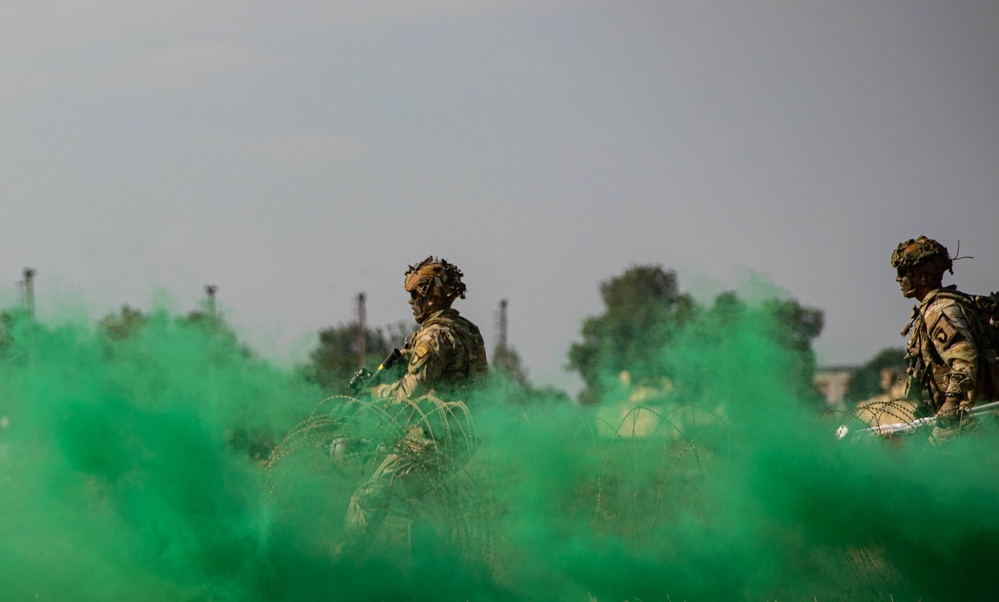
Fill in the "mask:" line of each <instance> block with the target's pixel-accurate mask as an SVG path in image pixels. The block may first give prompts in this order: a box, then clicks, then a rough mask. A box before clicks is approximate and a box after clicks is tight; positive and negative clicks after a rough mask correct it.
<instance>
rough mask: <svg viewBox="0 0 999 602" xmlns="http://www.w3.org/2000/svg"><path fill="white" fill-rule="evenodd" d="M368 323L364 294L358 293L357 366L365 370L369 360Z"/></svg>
mask: <svg viewBox="0 0 999 602" xmlns="http://www.w3.org/2000/svg"><path fill="white" fill-rule="evenodd" d="M367 321H368V316H367V310H366V308H365V307H364V293H357V366H358V367H359V368H363V367H364V363H365V361H366V360H367V348H366V344H367V328H368V327H367Z"/></svg>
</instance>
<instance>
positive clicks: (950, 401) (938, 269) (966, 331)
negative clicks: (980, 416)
mask: <svg viewBox="0 0 999 602" xmlns="http://www.w3.org/2000/svg"><path fill="white" fill-rule="evenodd" d="M891 265H892V267H894V268H895V269H896V277H895V281H896V282H898V283H899V286H900V287H901V289H902V295H903V296H905V297H906V298H909V299H915V300H916V301H919V305H918V306H917V307H914V308H913V309H912V319H911V321H910V322H909V325H908V326H906V327H905V329H904V330H903V331H902V336H906V335H908V337H909V339H908V343H907V345H906V364H907V366H908V367H907V369H906V373H907V374H908V386H907V388H906V389H907V390H906V393H907V397H908V398H909V399H911V400H914V401H917V402H919V403H920V404H921V405H922V413H923V414H924V415H933V416H935V417H936V420H935V421H934V428H933V432H932V434H931V435H930V442H931V443H933V444H935V445H938V444H940V443H943V442H945V441H948V440H950V439H953V438H955V437H957V436H958V435H959V434H960V432H961V430H962V429H963V428H967V426H968V425H969V424H970V415H968V414H967V412H968V410H970V409H971V408H972V407H974V406H975V404H976V403H979V402H982V401H984V400H993V399H996V397H997V395H996V394H997V392H999V391H997V386H999V361H997V358H996V350H995V348H994V345H993V343H992V339H991V337H990V336H989V331H988V328H989V326H988V324H987V322H985V320H983V317H982V315H981V312H980V311H979V310H978V307H977V305H976V303H975V300H974V298H973V297H971V296H969V295H966V294H964V293H962V292H960V291H958V290H957V288H956V287H955V286H954V285H950V286H946V287H945V286H943V273H944V272H945V271H949V272H951V273H952V274H953V273H954V269H953V260H952V259H951V257H950V255H948V253H947V249H946V248H945V247H944V246H943V245H941V244H940V243H938V242H937V241H935V240H933V239H931V238H926V237H925V236H920V237H919V238H917V239H910V240H907V241H905V242H903V243H899V245H898V247H897V248H896V249H895V252H894V253H892V257H891ZM924 392H925V393H926V398H923V397H922V393H924Z"/></svg>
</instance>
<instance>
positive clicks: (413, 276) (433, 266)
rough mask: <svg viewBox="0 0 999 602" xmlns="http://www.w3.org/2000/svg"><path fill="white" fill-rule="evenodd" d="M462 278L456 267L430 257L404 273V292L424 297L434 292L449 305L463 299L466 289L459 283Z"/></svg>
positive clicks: (445, 261) (462, 283) (443, 260)
mask: <svg viewBox="0 0 999 602" xmlns="http://www.w3.org/2000/svg"><path fill="white" fill-rule="evenodd" d="M462 276H464V274H462V273H461V270H459V269H458V266H456V265H454V264H453V263H448V262H447V260H445V259H436V258H434V256H433V255H431V256H430V257H427V258H426V259H424V260H423V261H421V262H420V263H418V264H416V265H411V266H409V270H408V271H407V272H406V292H409V293H412V292H415V293H416V294H417V295H419V296H420V297H426V296H427V295H430V294H432V293H434V292H435V291H436V292H438V293H439V294H440V296H441V297H443V298H445V299H446V300H447V301H448V302H449V303H450V302H451V301H454V300H455V299H458V298H461V299H464V298H465V290H466V288H465V283H464V282H462V281H461V277H462Z"/></svg>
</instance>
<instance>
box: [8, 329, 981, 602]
mask: <svg viewBox="0 0 999 602" xmlns="http://www.w3.org/2000/svg"><path fill="white" fill-rule="evenodd" d="M7 326H8V328H7V331H6V336H5V338H4V339H3V341H2V354H3V355H2V364H0V414H3V415H6V416H8V417H9V426H8V427H7V428H5V429H4V430H3V431H0V486H2V487H0V501H2V504H3V506H2V507H3V508H4V515H5V516H4V520H3V521H0V538H2V542H3V543H2V544H0V584H2V585H3V599H10V600H36V599H39V600H66V599H71V600H134V599H150V600H354V599H386V600H388V599H411V600H423V599H426V600H451V599H454V600H465V599H469V600H524V599H550V600H580V601H584V602H585V601H588V600H591V599H595V600H600V601H604V600H625V599H628V600H634V599H641V600H645V601H649V600H684V599H686V600H705V599H707V600H717V599H736V600H739V599H746V600H768V599H770V600H773V599H805V600H811V599H817V600H829V599H872V600H890V599H895V600H916V599H923V600H933V599H957V598H960V599H975V598H985V597H986V596H988V595H989V594H990V593H991V592H993V591H995V588H996V586H997V585H999V583H997V581H999V579H997V578H996V577H995V576H993V575H994V571H991V570H990V564H991V562H992V559H993V558H995V557H996V552H999V550H997V548H999V533H997V530H999V528H997V527H996V526H995V521H994V520H992V518H991V511H992V509H993V508H995V507H996V504H997V502H999V479H997V478H996V476H995V475H996V474H999V473H997V468H999V466H997V465H996V464H997V463H999V460H997V454H995V452H994V446H995V444H996V438H995V436H994V435H993V434H992V433H991V432H986V431H987V427H988V425H983V426H982V428H980V429H979V430H978V431H977V433H976V436H974V437H967V438H963V439H962V440H961V441H959V442H957V444H955V445H952V446H951V447H949V448H945V449H943V450H939V449H934V448H930V447H928V446H927V445H925V443H924V440H925V435H926V434H925V433H922V434H919V433H917V434H916V435H914V436H912V437H909V438H906V439H899V440H897V441H896V442H894V443H885V442H883V441H880V440H870V439H862V438H858V439H856V440H843V441H838V440H836V439H835V438H834V437H833V435H832V433H833V430H834V429H835V427H836V426H838V424H839V423H840V422H841V421H842V417H823V416H822V415H820V414H819V413H818V412H816V410H815V408H814V406H812V405H810V404H809V403H807V402H806V401H805V400H802V399H801V398H800V397H801V396H800V387H799V384H800V383H797V382H796V380H795V378H794V376H793V375H794V374H795V373H796V364H795V362H796V361H798V360H797V359H796V356H795V354H794V353H793V352H792V350H790V349H789V347H788V345H787V344H786V341H781V340H780V337H779V336H778V335H777V334H775V333H778V332H779V329H778V328H776V327H775V323H774V315H773V314H772V313H768V312H766V311H745V312H742V313H736V314H733V315H727V316H725V318H724V319H721V318H719V317H718V316H714V317H712V316H704V317H702V318H700V319H698V320H695V321H694V322H693V323H692V324H690V325H688V326H686V327H685V328H684V329H683V330H682V331H681V332H678V333H675V335H674V336H672V338H671V340H670V345H669V346H668V347H667V348H663V349H661V350H657V351H656V357H655V358H654V359H655V361H654V362H652V364H651V365H655V366H660V367H662V368H663V370H664V371H666V373H668V374H670V375H671V376H670V379H669V380H668V381H666V380H662V381H660V382H658V383H652V384H649V383H644V384H642V385H638V384H636V383H626V382H624V381H622V380H621V379H620V378H619V377H618V375H617V374H616V373H614V374H607V375H605V377H604V379H603V382H604V383H606V385H607V386H605V387H604V388H603V390H604V391H605V399H603V400H602V401H601V403H599V404H597V405H594V406H588V407H582V408H581V407H578V406H575V405H573V404H566V403H546V402H544V401H543V400H542V401H538V399H537V398H538V396H537V395H529V394H528V392H527V391H526V390H525V389H524V388H523V387H521V386H518V385H514V384H511V383H507V382H496V383H494V384H493V385H492V386H490V387H488V388H486V389H485V390H483V391H481V392H479V393H478V394H476V395H475V396H473V397H471V398H470V399H467V400H464V401H466V405H467V407H468V408H469V412H470V417H471V418H470V419H468V418H467V417H465V416H464V415H463V414H461V413H460V412H455V411H451V413H450V414H447V413H445V412H442V411H440V408H441V407H443V406H441V405H435V402H434V400H425V401H424V402H423V405H418V406H414V408H415V409H414V410H413V411H412V412H402V413H400V412H398V411H395V410H393V411H390V412H387V413H386V412H385V411H384V409H383V408H381V407H380V406H377V405H374V404H368V403H365V402H354V401H350V400H347V399H344V398H332V399H328V400H326V401H323V400H324V398H325V394H324V392H323V391H322V390H320V389H319V388H317V387H315V386H313V385H309V384H307V383H305V382H304V381H303V380H302V379H301V378H299V376H298V375H297V374H295V373H294V372H293V371H289V370H284V369H280V368H277V367H275V366H273V365H270V364H268V363H267V362H265V361H262V360H260V359H259V358H256V357H255V356H254V355H253V354H252V353H251V352H249V351H248V350H246V349H245V348H243V347H242V346H240V345H239V344H238V342H236V341H235V340H234V339H233V338H232V337H231V336H228V335H227V334H226V333H225V332H224V331H223V330H221V329H219V328H216V327H215V326H213V323H212V322H211V321H210V320H208V321H200V322H198V321H190V320H187V321H185V320H181V319H178V318H176V317H174V316H171V315H169V314H168V313H167V312H157V313H154V314H152V315H151V316H149V317H148V318H147V319H145V320H142V321H140V322H139V323H137V324H133V325H131V326H130V327H129V328H128V329H126V332H124V333H121V332H117V331H115V330H114V329H108V328H106V327H104V328H94V327H91V326H89V325H85V324H77V323H66V324H55V325H50V324H32V323H31V322H30V321H29V320H27V319H24V318H23V317H22V318H20V319H11V320H8V324H7ZM452 410H453V408H452ZM414 412H415V414H414ZM413 421H416V422H418V423H421V424H426V425H427V428H428V429H430V430H432V432H434V433H435V434H438V433H439V434H441V435H440V436H441V437H442V438H447V439H449V440H450V441H451V442H452V443H454V444H455V445H457V446H458V447H459V448H460V449H463V450H465V452H467V453H458V454H456V455H457V456H461V459H460V461H459V460H452V465H450V466H449V467H448V468H447V469H446V470H441V471H440V473H439V474H437V475H435V477H434V478H433V479H431V480H430V481H428V482H429V485H427V486H425V487H424V488H423V490H422V491H421V492H420V495H418V496H414V497H413V498H412V499H406V500H403V499H401V498H402V496H401V495H400V496H399V498H400V499H397V500H396V504H395V505H396V506H398V507H400V511H399V513H398V515H393V516H390V518H389V519H387V520H386V524H385V525H383V527H382V529H381V530H380V535H379V538H378V540H377V541H376V542H375V543H374V544H373V546H372V548H371V550H370V553H369V554H368V556H367V558H366V560H365V562H363V563H362V564H360V565H358V564H357V563H355V562H354V560H352V559H335V558H334V556H333V555H332V554H331V546H332V545H333V544H334V543H335V542H336V541H337V540H338V538H339V537H341V535H342V529H343V518H344V513H345V511H346V508H347V505H348V503H349V499H350V496H351V494H352V493H353V491H354V489H355V488H356V487H357V486H358V484H359V483H360V482H361V481H362V480H363V479H364V478H365V477H366V475H367V474H369V473H370V471H371V470H372V469H373V467H374V463H375V462H376V461H377V460H376V458H378V457H379V455H380V454H383V453H384V450H385V449H386V447H385V446H386V445H391V444H392V443H394V442H395V441H397V440H398V439H399V438H400V437H401V435H402V434H403V433H404V430H405V428H406V426H407V425H409V424H411V423H412V422H413ZM472 425H474V429H473V426H472ZM338 444H339V446H338ZM400 525H402V527H400Z"/></svg>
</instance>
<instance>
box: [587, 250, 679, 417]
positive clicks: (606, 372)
mask: <svg viewBox="0 0 999 602" xmlns="http://www.w3.org/2000/svg"><path fill="white" fill-rule="evenodd" d="M600 296H601V297H602V299H603V302H604V308H605V309H604V313H603V314H601V315H600V316H596V317H589V318H587V319H586V320H585V321H584V322H583V327H582V331H581V333H582V337H583V340H582V342H580V343H573V344H572V346H571V347H570V348H569V365H568V367H569V369H570V370H574V371H576V372H578V373H579V375H580V376H581V377H582V379H583V382H584V383H585V384H586V389H585V390H584V391H583V393H582V394H581V396H580V400H581V401H583V402H584V403H588V402H594V401H596V400H597V399H599V398H600V396H601V394H602V392H603V391H604V389H605V388H606V384H605V383H604V382H602V380H603V379H605V378H606V377H608V376H610V377H611V378H613V377H614V376H615V375H617V374H618V373H619V372H621V371H624V370H627V371H628V372H629V373H630V374H631V377H632V379H633V382H641V381H643V380H646V379H650V378H654V377H656V376H658V375H661V374H662V367H661V364H660V362H659V358H658V357H657V356H658V351H659V350H661V349H663V348H664V347H666V346H667V345H669V343H670V342H671V341H672V340H673V338H674V337H675V336H676V334H677V332H678V331H679V330H680V329H681V328H682V327H683V326H684V325H686V324H687V323H688V322H689V321H690V319H691V318H692V317H693V315H694V314H695V312H696V311H697V306H696V303H695V302H694V300H693V299H692V298H691V297H690V296H689V295H686V294H681V293H679V292H678V289H677V280H676V274H675V273H674V272H673V271H668V272H667V271H664V270H663V268H662V267H661V266H640V265H637V266H632V267H631V268H629V269H628V270H626V271H625V272H624V273H623V274H621V275H620V276H617V277H614V278H611V279H610V280H607V281H605V282H603V283H601V284H600Z"/></svg>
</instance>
